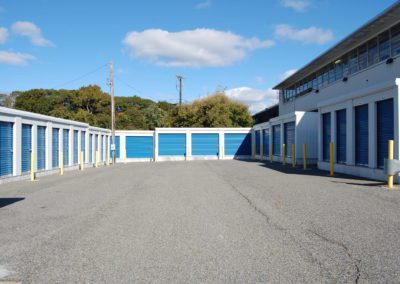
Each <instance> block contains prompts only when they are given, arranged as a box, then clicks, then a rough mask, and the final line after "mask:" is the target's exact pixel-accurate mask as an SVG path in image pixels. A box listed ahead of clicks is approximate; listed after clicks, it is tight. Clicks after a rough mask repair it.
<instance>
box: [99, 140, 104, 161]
mask: <svg viewBox="0 0 400 284" xmlns="http://www.w3.org/2000/svg"><path fill="white" fill-rule="evenodd" d="M103 138H104V136H103V135H100V136H99V139H100V145H99V147H100V148H99V160H100V161H103Z"/></svg>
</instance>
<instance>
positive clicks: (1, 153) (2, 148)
mask: <svg viewBox="0 0 400 284" xmlns="http://www.w3.org/2000/svg"><path fill="white" fill-rule="evenodd" d="M12 172H13V124H12V123H11V122H3V121H0V176H8V175H12Z"/></svg>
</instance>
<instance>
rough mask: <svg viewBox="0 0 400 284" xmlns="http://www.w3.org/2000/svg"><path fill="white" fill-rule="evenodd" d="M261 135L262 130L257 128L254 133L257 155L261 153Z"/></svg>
mask: <svg viewBox="0 0 400 284" xmlns="http://www.w3.org/2000/svg"><path fill="white" fill-rule="evenodd" d="M260 136H261V131H259V130H257V131H256V133H255V135H254V137H255V139H256V155H260V147H261V142H260Z"/></svg>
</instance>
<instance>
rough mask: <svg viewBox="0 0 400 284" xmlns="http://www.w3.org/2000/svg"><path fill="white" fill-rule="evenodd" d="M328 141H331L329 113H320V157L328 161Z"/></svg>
mask: <svg viewBox="0 0 400 284" xmlns="http://www.w3.org/2000/svg"><path fill="white" fill-rule="evenodd" d="M330 143H331V113H330V112H328V113H324V114H323V115H322V159H323V160H324V161H329V159H330V150H329V149H330V148H329V147H330Z"/></svg>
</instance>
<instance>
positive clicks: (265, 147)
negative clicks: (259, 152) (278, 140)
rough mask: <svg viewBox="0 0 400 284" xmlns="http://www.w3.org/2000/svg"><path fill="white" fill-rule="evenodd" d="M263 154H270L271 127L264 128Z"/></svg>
mask: <svg viewBox="0 0 400 284" xmlns="http://www.w3.org/2000/svg"><path fill="white" fill-rule="evenodd" d="M263 154H264V156H269V129H263Z"/></svg>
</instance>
